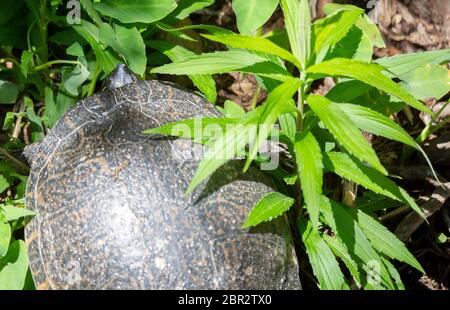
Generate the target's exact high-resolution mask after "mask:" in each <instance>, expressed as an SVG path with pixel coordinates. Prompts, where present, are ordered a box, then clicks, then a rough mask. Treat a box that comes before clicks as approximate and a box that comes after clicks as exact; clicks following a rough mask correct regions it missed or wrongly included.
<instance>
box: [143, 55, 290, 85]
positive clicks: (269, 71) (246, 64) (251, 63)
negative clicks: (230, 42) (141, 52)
mask: <svg viewBox="0 0 450 310" xmlns="http://www.w3.org/2000/svg"><path fill="white" fill-rule="evenodd" d="M232 71H238V72H246V73H254V74H259V75H262V76H269V77H272V78H274V79H278V80H281V81H285V80H289V79H291V78H292V76H291V74H290V73H289V72H287V71H286V69H284V68H282V67H280V66H278V65H277V64H275V63H273V62H269V61H267V59H266V58H265V57H262V56H259V55H256V54H252V53H250V52H247V51H243V50H230V51H225V52H214V53H206V54H201V55H195V56H192V57H189V59H186V60H182V61H178V62H175V63H171V64H167V65H164V66H161V67H158V68H154V69H153V70H152V71H151V72H152V73H160V74H175V75H185V74H188V75H189V74H216V73H229V72H232Z"/></svg>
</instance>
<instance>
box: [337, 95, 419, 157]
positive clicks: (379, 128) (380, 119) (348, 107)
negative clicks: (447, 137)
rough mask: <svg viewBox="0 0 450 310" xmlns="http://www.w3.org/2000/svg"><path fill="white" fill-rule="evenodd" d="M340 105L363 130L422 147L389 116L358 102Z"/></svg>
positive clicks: (417, 147)
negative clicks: (357, 103)
mask: <svg viewBox="0 0 450 310" xmlns="http://www.w3.org/2000/svg"><path fill="white" fill-rule="evenodd" d="M339 107H340V108H341V110H342V111H344V112H345V113H346V114H347V115H348V116H349V117H350V119H351V120H352V121H353V122H354V123H355V124H356V125H357V126H358V128H360V129H361V130H363V131H367V132H370V133H373V134H375V135H377V136H382V137H385V138H388V139H391V140H395V141H398V142H401V143H404V144H406V145H409V146H412V147H413V148H415V149H417V150H419V149H420V146H419V145H418V144H417V143H416V142H415V141H414V139H413V138H412V137H411V136H410V135H409V134H408V133H407V132H406V131H405V130H404V129H403V128H402V127H400V126H399V125H398V124H397V123H396V122H394V121H392V120H391V119H390V118H389V117H386V116H384V115H383V114H381V113H378V112H375V111H373V110H371V109H369V108H366V107H363V106H359V105H356V104H346V103H341V104H339Z"/></svg>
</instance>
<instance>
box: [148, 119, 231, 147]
mask: <svg viewBox="0 0 450 310" xmlns="http://www.w3.org/2000/svg"><path fill="white" fill-rule="evenodd" d="M238 122H239V119H232V118H216V117H214V118H196V119H188V120H183V121H179V122H176V123H169V124H165V125H163V126H161V127H158V128H153V129H148V130H145V131H144V132H143V133H145V134H161V135H166V136H174V137H179V138H184V139H190V140H193V141H196V142H198V143H205V142H207V141H208V140H210V139H211V138H214V137H215V136H217V135H220V134H223V133H225V130H226V128H227V125H236V124H237V123H238Z"/></svg>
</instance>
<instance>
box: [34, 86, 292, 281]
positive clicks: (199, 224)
mask: <svg viewBox="0 0 450 310" xmlns="http://www.w3.org/2000/svg"><path fill="white" fill-rule="evenodd" d="M218 115H219V113H218V111H217V110H216V109H215V108H214V106H212V105H211V104H210V103H208V102H206V101H205V100H204V99H203V98H201V97H200V96H198V95H196V94H194V93H191V92H188V91H185V90H182V89H180V88H178V87H176V86H174V85H172V84H169V83H163V82H158V81H140V82H137V83H133V84H129V85H126V86H123V87H120V88H117V89H113V90H106V91H104V92H102V93H99V94H95V95H94V96H92V97H89V98H86V99H84V100H82V101H80V102H78V103H77V105H76V106H75V107H74V108H73V109H71V110H70V111H68V112H67V113H66V114H65V116H64V117H63V118H62V119H61V120H60V121H58V123H57V124H56V125H55V127H54V128H53V129H52V130H50V132H49V133H48V135H47V136H46V137H45V139H44V140H43V141H42V142H41V143H40V144H39V145H37V146H36V147H33V148H28V149H26V154H25V155H26V156H27V157H28V158H29V159H30V160H31V166H32V169H31V174H30V178H29V181H28V184H27V193H26V204H27V206H28V207H29V208H31V209H33V210H34V211H35V212H36V217H35V218H34V219H33V220H32V221H31V222H30V224H29V225H28V226H27V227H26V242H27V244H28V246H29V253H30V266H31V270H32V274H33V278H34V280H35V282H36V285H37V288H38V289H297V288H300V281H299V278H298V264H297V260H296V257H295V253H294V249H293V246H292V242H291V235H290V230H289V225H288V224H287V221H286V218H284V217H280V218H279V219H277V220H275V221H272V222H270V223H265V224H263V225H259V226H258V227H256V228H253V229H251V230H248V229H242V228H241V225H242V223H243V221H244V220H245V218H246V216H247V215H248V213H249V211H250V210H251V207H252V206H253V205H254V204H255V203H256V202H257V201H258V199H260V198H261V196H262V195H264V194H266V193H268V192H270V191H272V190H273V189H272V188H271V182H270V181H271V180H270V179H268V178H267V177H266V176H265V175H264V174H262V173H261V172H260V171H258V170H256V169H250V170H249V172H247V173H246V174H242V172H241V171H242V169H241V167H242V163H241V162H240V161H230V162H229V163H228V164H226V165H224V166H223V167H221V168H220V169H219V170H217V172H216V173H214V174H213V175H212V176H211V177H210V178H209V180H208V181H206V182H204V184H203V185H202V186H200V187H199V188H198V189H197V190H196V191H195V193H194V194H193V195H191V196H189V197H187V196H185V195H184V192H185V189H186V188H187V186H188V184H189V181H190V180H191V179H192V177H193V175H194V172H195V169H196V167H197V165H198V161H199V158H195V157H193V156H187V155H189V154H187V155H186V152H185V151H186V149H190V148H191V147H192V144H193V143H192V142H190V141H187V140H184V139H173V138H172V139H171V138H166V137H161V136H151V135H144V134H142V131H143V130H145V129H149V128H154V127H156V126H160V125H162V124H165V123H168V122H174V121H179V120H182V119H188V118H194V117H214V116H218ZM197 146H198V145H197ZM200 147H201V146H200Z"/></svg>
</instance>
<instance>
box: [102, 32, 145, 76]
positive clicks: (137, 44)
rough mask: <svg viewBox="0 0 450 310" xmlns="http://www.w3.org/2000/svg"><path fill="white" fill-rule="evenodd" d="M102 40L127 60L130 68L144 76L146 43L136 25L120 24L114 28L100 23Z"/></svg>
mask: <svg viewBox="0 0 450 310" xmlns="http://www.w3.org/2000/svg"><path fill="white" fill-rule="evenodd" d="M99 38H100V42H101V43H103V44H106V45H109V46H111V47H112V48H113V49H114V50H115V51H116V52H117V53H118V54H120V55H122V56H123V58H124V59H125V60H126V62H127V64H128V66H129V68H130V69H131V70H132V71H133V72H134V73H136V74H138V75H140V76H143V75H144V72H145V68H146V65H147V56H146V54H145V44H144V40H143V39H142V36H141V34H140V33H139V31H138V30H137V28H136V27H124V26H121V25H118V24H115V25H114V29H113V28H112V27H111V26H110V25H109V24H107V23H102V24H100V27H99Z"/></svg>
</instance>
